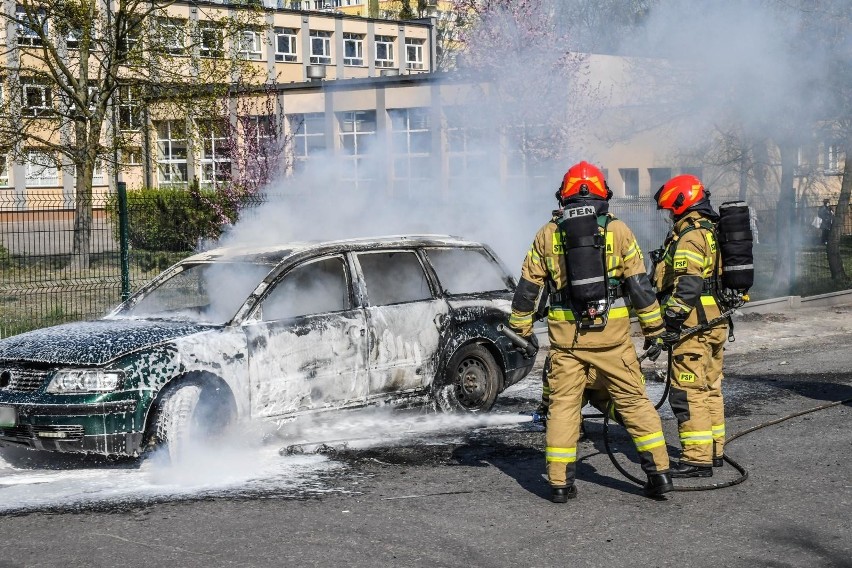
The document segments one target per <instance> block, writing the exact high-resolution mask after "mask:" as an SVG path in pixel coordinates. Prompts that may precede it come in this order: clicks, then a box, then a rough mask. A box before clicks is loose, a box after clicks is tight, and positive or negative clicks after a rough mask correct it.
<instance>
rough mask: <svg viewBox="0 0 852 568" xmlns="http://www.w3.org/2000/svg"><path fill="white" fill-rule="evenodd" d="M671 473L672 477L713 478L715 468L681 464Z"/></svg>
mask: <svg viewBox="0 0 852 568" xmlns="http://www.w3.org/2000/svg"><path fill="white" fill-rule="evenodd" d="M671 471H672V477H713V468H712V467H710V466H709V465H689V464H685V463H679V464H677V465H676V466H674V467H673V468H672V470H671Z"/></svg>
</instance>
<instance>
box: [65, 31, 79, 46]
mask: <svg viewBox="0 0 852 568" xmlns="http://www.w3.org/2000/svg"><path fill="white" fill-rule="evenodd" d="M82 39H83V32H82V31H80V30H79V29H72V30H69V32H68V35H66V36H65V45H66V47H68V48H69V49H77V48H78V47H80V41H81V40H82Z"/></svg>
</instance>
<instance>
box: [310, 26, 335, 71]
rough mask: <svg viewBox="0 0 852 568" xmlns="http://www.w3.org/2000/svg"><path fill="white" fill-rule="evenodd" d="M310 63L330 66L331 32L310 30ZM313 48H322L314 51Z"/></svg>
mask: <svg viewBox="0 0 852 568" xmlns="http://www.w3.org/2000/svg"><path fill="white" fill-rule="evenodd" d="M310 39H311V63H313V64H316V65H331V32H328V31H324V30H311V37H310ZM315 47H322V49H321V50H320V51H316V50H315V49H314V48H315Z"/></svg>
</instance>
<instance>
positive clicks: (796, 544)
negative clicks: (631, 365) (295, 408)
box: [0, 308, 852, 568]
mask: <svg viewBox="0 0 852 568" xmlns="http://www.w3.org/2000/svg"><path fill="white" fill-rule="evenodd" d="M826 314H827V315H826ZM826 314H819V313H812V314H809V315H808V319H805V318H804V316H803V315H801V314H800V315H801V317H802V321H801V322H800V323H797V321H796V318H793V317H789V316H788V317H782V318H780V323H778V322H773V321H772V317H771V316H760V317H756V318H753V319H752V320H750V321H746V322H744V323H743V324H741V325H739V326H738V335H739V337H740V338H745V339H746V341H745V342H743V341H740V342H739V346H738V347H737V348H732V349H730V353H729V354H728V356H727V364H726V383H725V387H724V388H725V393H726V407H727V412H728V420H727V431H728V433H729V435H733V434H736V433H737V432H741V431H743V430H745V429H746V428H749V427H751V426H754V425H757V424H760V423H763V422H766V421H769V420H773V419H777V418H779V417H782V416H784V415H787V414H789V413H793V412H797V411H801V410H804V409H808V408H812V407H815V406H818V405H823V404H826V403H827V402H831V401H836V400H843V399H849V398H852V333H849V331H848V329H847V327H846V326H847V325H848V324H849V323H850V314H852V311H850V310H849V309H848V308H847V309H842V310H839V311H838V310H836V309H834V308H831V309H828V310H827V311H826ZM828 319H833V321H834V322H835V323H836V324H837V325H835V326H834V327H833V328H832V331H831V333H830V334H828V333H823V331H824V330H822V329H821V325H820V321H827V320H828ZM837 322H839V324H838V323H837ZM844 322H845V323H844ZM773 324H776V325H775V327H773ZM773 330H774V331H773ZM761 334H763V335H761ZM773 334H774V335H773ZM764 336H765V337H764ZM748 338H752V339H753V338H758V339H760V341H758V340H757V339H754V340H752V341H751V343H749V341H748ZM761 338H762V339H761ZM764 339H765V340H764ZM732 345H733V344H732ZM535 381H536V379H535V378H534V377H530V378H528V379H526V380H525V381H524V382H523V383H522V384H521V385H518V386H517V387H515V388H513V389H510V391H508V392H507V393H506V395H505V396H503V397H502V398H501V402H500V405H499V406H498V408H497V409H496V410H497V411H498V412H505V413H514V412H517V411H521V410H530V409H531V408H532V406H533V402H534V401H533V399H534V396H535V393H536V383H535ZM658 388H659V385H649V391H651V390H652V389H658ZM655 392H656V391H655ZM652 398H653V396H652ZM661 413H662V415H663V417H664V424H665V428H666V435H667V438H668V440H669V441H670V451H671V453H672V454H673V455H676V448H675V447H672V442H675V441H676V440H677V435H676V426H675V423H674V421H673V419H672V418H671V414H670V412H667V407H665V406H664V407H663V408H662V409H661ZM851 419H852V405H850V404H846V405H839V406H834V407H831V408H828V409H825V410H822V411H819V412H815V413H811V414H807V415H804V416H801V417H798V418H793V419H791V420H787V421H784V422H782V423H780V424H777V425H774V426H769V427H767V428H763V429H760V430H758V431H755V432H753V433H751V434H748V435H746V436H744V437H742V438H739V439H738V440H735V441H734V442H732V443H731V445H730V447H729V448H728V451H727V453H728V454H729V455H730V456H731V457H733V458H734V459H736V460H737V461H738V462H739V463H741V464H742V465H743V466H745V467H746V468H747V469H748V472H749V477H748V479H747V480H746V481H745V482H744V483H741V484H739V485H736V486H733V487H728V488H723V489H718V490H712V491H693V492H678V493H675V494H672V496H671V497H670V498H669V499H667V500H665V501H652V500H649V499H647V498H645V497H643V496H642V495H641V493H640V490H639V488H638V487H637V486H635V485H633V484H631V483H630V482H628V481H626V480H625V479H624V478H623V477H622V476H621V475H620V474H619V473H618V472H617V471H616V470H615V468H614V467H613V466H612V464H611V463H610V461H609V459H608V457H607V456H606V454H605V453H604V452H603V445H602V442H601V425H600V422H599V421H589V422H590V423H589V425H588V431H589V434H590V436H589V438H590V439H589V440H587V441H584V442H582V443H581V447H580V448H579V450H580V451H579V454H580V456H581V460H580V466H579V470H578V482H577V485H578V489H579V497H578V499H576V500H573V501H570V502H569V503H567V504H559V505H557V504H553V503H550V502H549V500H548V499H547V497H548V488H547V485H546V483H545V481H544V480H543V478H542V475H541V474H542V470H543V467H542V466H543V458H542V453H541V449H542V446H543V434H542V433H541V432H540V431H538V430H537V429H536V428H535V427H533V426H532V425H518V426H513V425H507V426H500V427H496V426H495V427H489V428H477V429H475V430H473V431H470V432H467V433H464V434H462V435H459V434H440V433H437V434H430V435H429V436H425V437H422V438H419V439H416V440H412V441H410V442H409V443H406V444H403V445H398V446H393V447H374V448H371V449H367V450H348V449H343V450H341V451H338V452H336V453H333V454H332V455H331V456H330V457H331V459H332V460H334V461H336V462H339V463H340V464H341V466H342V467H339V468H337V469H333V470H329V471H328V472H327V473H326V474H325V477H324V478H323V480H322V487H321V489H320V490H314V491H311V492H287V491H281V492H266V493H259V494H256V495H251V494H249V495H241V496H235V495H228V494H223V495H221V496H215V495H214V496H212V497H206V498H204V499H197V500H184V501H178V502H148V503H146V502H140V503H132V502H131V503H124V504H122V505H121V506H118V505H116V506H106V507H104V506H97V507H90V508H86V507H82V508H75V509H73V510H64V509H62V508H59V509H56V508H51V509H49V510H41V511H39V510H36V511H30V512H24V513H19V514H15V515H6V516H4V517H2V518H0V568H7V567H18V566H27V567H30V566H119V565H121V566H158V567H159V566H187V567H190V566H193V567H194V566H198V567H217V566H246V567H250V566H251V567H253V566H258V567H260V566H348V567H361V566H364V567H367V566H371V567H372V566H477V567H479V566H482V567H486V566H495V567H496V566H501V567H502V566H507V567H508V566H522V567H525V568H526V567H539V566H542V567H545V566H557V565H565V566H602V567H604V566H605V567H607V568H611V567H614V566H677V567H683V566H689V567H690V568H693V567H695V568H697V567H703V566H707V567H714V568H716V567H720V566H750V567H763V566H766V567H769V566H772V567H786V566H808V567H812V566H813V567H818V566H832V567H835V566H839V567H842V566H852V513H850V510H852V507H850V505H852V466H850V464H852V435H850V432H849V427H850V424H852V420H851ZM614 444H615V446H616V447H618V448H619V449H624V450H625V453H624V454H619V457H620V460H621V463H623V464H624V466H625V467H627V468H628V469H630V470H631V471H632V472H634V474H635V475H640V470H639V468H638V465H637V464H636V463H635V462H632V460H631V459H630V455H631V454H630V451H629V450H630V449H629V445H630V444H629V443H628V442H627V439H626V438H625V437H624V436H623V435H621V433H620V432H615V435H614ZM717 471H718V472H719V475H716V476H714V478H713V479H712V480H711V481H713V482H724V481H726V480H732V479H735V478H736V472H735V471H734V469H733V468H731V467H730V465H727V464H726V466H725V467H724V468H722V470H717ZM2 496H3V489H2V488H0V498H2Z"/></svg>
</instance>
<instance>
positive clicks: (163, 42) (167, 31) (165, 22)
mask: <svg viewBox="0 0 852 568" xmlns="http://www.w3.org/2000/svg"><path fill="white" fill-rule="evenodd" d="M157 33H158V36H159V41H160V45H159V50H158V51H161V52H163V53H170V54H172V55H183V52H184V49H185V47H186V46H185V43H184V41H185V40H184V22H183V20H174V19H171V18H159V19H158V20H157Z"/></svg>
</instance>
